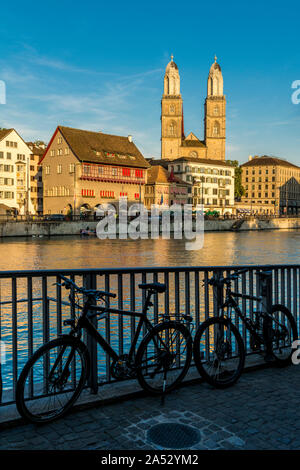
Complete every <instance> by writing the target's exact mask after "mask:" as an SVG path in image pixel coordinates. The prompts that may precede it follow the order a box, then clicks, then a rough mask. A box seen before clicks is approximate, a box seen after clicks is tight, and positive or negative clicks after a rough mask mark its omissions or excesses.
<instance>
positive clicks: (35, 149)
mask: <svg viewBox="0 0 300 470" xmlns="http://www.w3.org/2000/svg"><path fill="white" fill-rule="evenodd" d="M26 144H27V145H28V147H29V148H30V150H31V152H32V153H33V155H39V156H40V157H41V156H42V155H44V153H45V150H46V149H42V148H41V147H37V146H36V145H35V144H34V143H33V142H26Z"/></svg>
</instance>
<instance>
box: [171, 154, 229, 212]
mask: <svg viewBox="0 0 300 470" xmlns="http://www.w3.org/2000/svg"><path fill="white" fill-rule="evenodd" d="M172 169H173V172H174V174H175V175H177V176H179V177H180V178H181V179H182V180H183V181H186V182H187V183H190V184H192V185H193V188H192V203H193V206H194V207H195V206H196V205H197V204H203V205H204V209H205V210H217V211H218V212H220V214H221V215H223V214H226V213H232V210H233V207H234V167H232V166H231V165H229V164H228V163H226V161H222V160H210V159H207V158H193V157H181V158H177V159H176V160H173V161H169V162H168V170H169V171H171V170H172Z"/></svg>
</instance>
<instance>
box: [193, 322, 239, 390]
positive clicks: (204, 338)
mask: <svg viewBox="0 0 300 470" xmlns="http://www.w3.org/2000/svg"><path fill="white" fill-rule="evenodd" d="M193 350H194V359H195V364H196V367H197V369H198V372H199V374H200V375H201V376H202V377H203V379H204V380H206V381H207V382H208V383H209V384H210V385H212V386H213V387H216V388H226V387H230V386H231V385H233V384H234V383H235V382H236V381H237V380H238V379H239V377H240V376H241V374H242V371H243V368H244V363H245V348H244V343H243V340H242V337H241V335H240V333H239V331H238V329H237V328H236V327H235V326H234V325H233V324H232V323H231V321H230V320H227V319H225V318H219V317H212V318H209V319H207V320H205V321H204V322H203V323H202V324H201V325H200V326H199V328H198V330H197V333H196V335H195V339H194V347H193Z"/></svg>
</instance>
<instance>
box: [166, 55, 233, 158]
mask: <svg viewBox="0 0 300 470" xmlns="http://www.w3.org/2000/svg"><path fill="white" fill-rule="evenodd" d="M204 107H205V118H204V140H200V139H198V137H196V136H195V134H193V133H192V132H191V133H190V134H189V135H188V136H187V137H185V135H184V123H183V107H182V97H181V94H180V76H179V71H178V67H177V65H176V64H175V62H174V61H173V56H171V61H170V62H169V63H168V65H167V67H166V73H165V78H164V93H163V96H162V100H161V158H163V159H169V160H174V159H176V158H179V157H192V158H205V159H210V160H225V126H226V99H225V96H224V95H223V76H222V72H221V67H220V65H219V64H218V63H217V58H216V57H215V61H214V63H213V64H212V66H211V68H210V71H209V75H208V80H207V97H206V100H205V105H204Z"/></svg>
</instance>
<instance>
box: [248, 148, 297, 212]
mask: <svg viewBox="0 0 300 470" xmlns="http://www.w3.org/2000/svg"><path fill="white" fill-rule="evenodd" d="M241 168H242V185H243V186H244V188H245V195H244V196H243V197H242V199H241V203H242V205H243V206H244V207H247V208H248V210H250V211H251V212H253V213H254V212H255V213H264V214H298V213H300V168H299V167H298V166H297V165H294V164H293V163H290V162H288V161H286V160H283V159H282V158H277V157H269V156H267V155H263V156H262V157H259V156H255V157H254V158H252V157H249V161H248V162H247V163H244V164H243V165H241ZM242 205H241V207H242Z"/></svg>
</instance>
